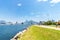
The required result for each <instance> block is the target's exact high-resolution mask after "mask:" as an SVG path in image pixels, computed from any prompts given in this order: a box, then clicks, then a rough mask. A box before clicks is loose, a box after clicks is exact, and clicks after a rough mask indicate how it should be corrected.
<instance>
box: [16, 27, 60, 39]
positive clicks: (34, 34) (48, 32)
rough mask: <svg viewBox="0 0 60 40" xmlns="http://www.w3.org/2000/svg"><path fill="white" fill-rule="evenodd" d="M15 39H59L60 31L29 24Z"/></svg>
mask: <svg viewBox="0 0 60 40" xmlns="http://www.w3.org/2000/svg"><path fill="white" fill-rule="evenodd" d="M17 40H60V31H57V30H53V29H47V28H40V27H37V26H31V27H30V28H29V29H28V30H27V31H26V32H25V33H23V35H19V36H18V39H17Z"/></svg>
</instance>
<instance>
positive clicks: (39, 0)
mask: <svg viewBox="0 0 60 40" xmlns="http://www.w3.org/2000/svg"><path fill="white" fill-rule="evenodd" d="M37 1H38V2H46V1H48V0H37Z"/></svg>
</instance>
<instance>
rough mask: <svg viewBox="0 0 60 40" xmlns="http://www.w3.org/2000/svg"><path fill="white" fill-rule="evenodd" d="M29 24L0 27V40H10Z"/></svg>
mask: <svg viewBox="0 0 60 40" xmlns="http://www.w3.org/2000/svg"><path fill="white" fill-rule="evenodd" d="M30 25H31V24H15V25H0V40H10V39H11V38H13V37H14V36H15V35H16V34H17V33H18V32H20V31H22V30H24V29H26V28H27V27H28V26H30Z"/></svg>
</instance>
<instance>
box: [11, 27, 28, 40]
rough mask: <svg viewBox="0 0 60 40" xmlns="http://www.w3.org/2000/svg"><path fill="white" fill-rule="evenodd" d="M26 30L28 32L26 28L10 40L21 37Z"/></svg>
mask: <svg viewBox="0 0 60 40" xmlns="http://www.w3.org/2000/svg"><path fill="white" fill-rule="evenodd" d="M27 30H28V28H26V29H25V30H23V31H20V32H18V33H17V34H16V35H15V36H14V37H13V38H12V39H10V40H17V38H18V35H23V33H24V32H26V31H27Z"/></svg>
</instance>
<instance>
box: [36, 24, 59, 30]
mask: <svg viewBox="0 0 60 40" xmlns="http://www.w3.org/2000/svg"><path fill="white" fill-rule="evenodd" d="M35 26H38V27H43V28H49V29H54V30H60V28H56V27H51V26H45V25H35Z"/></svg>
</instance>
